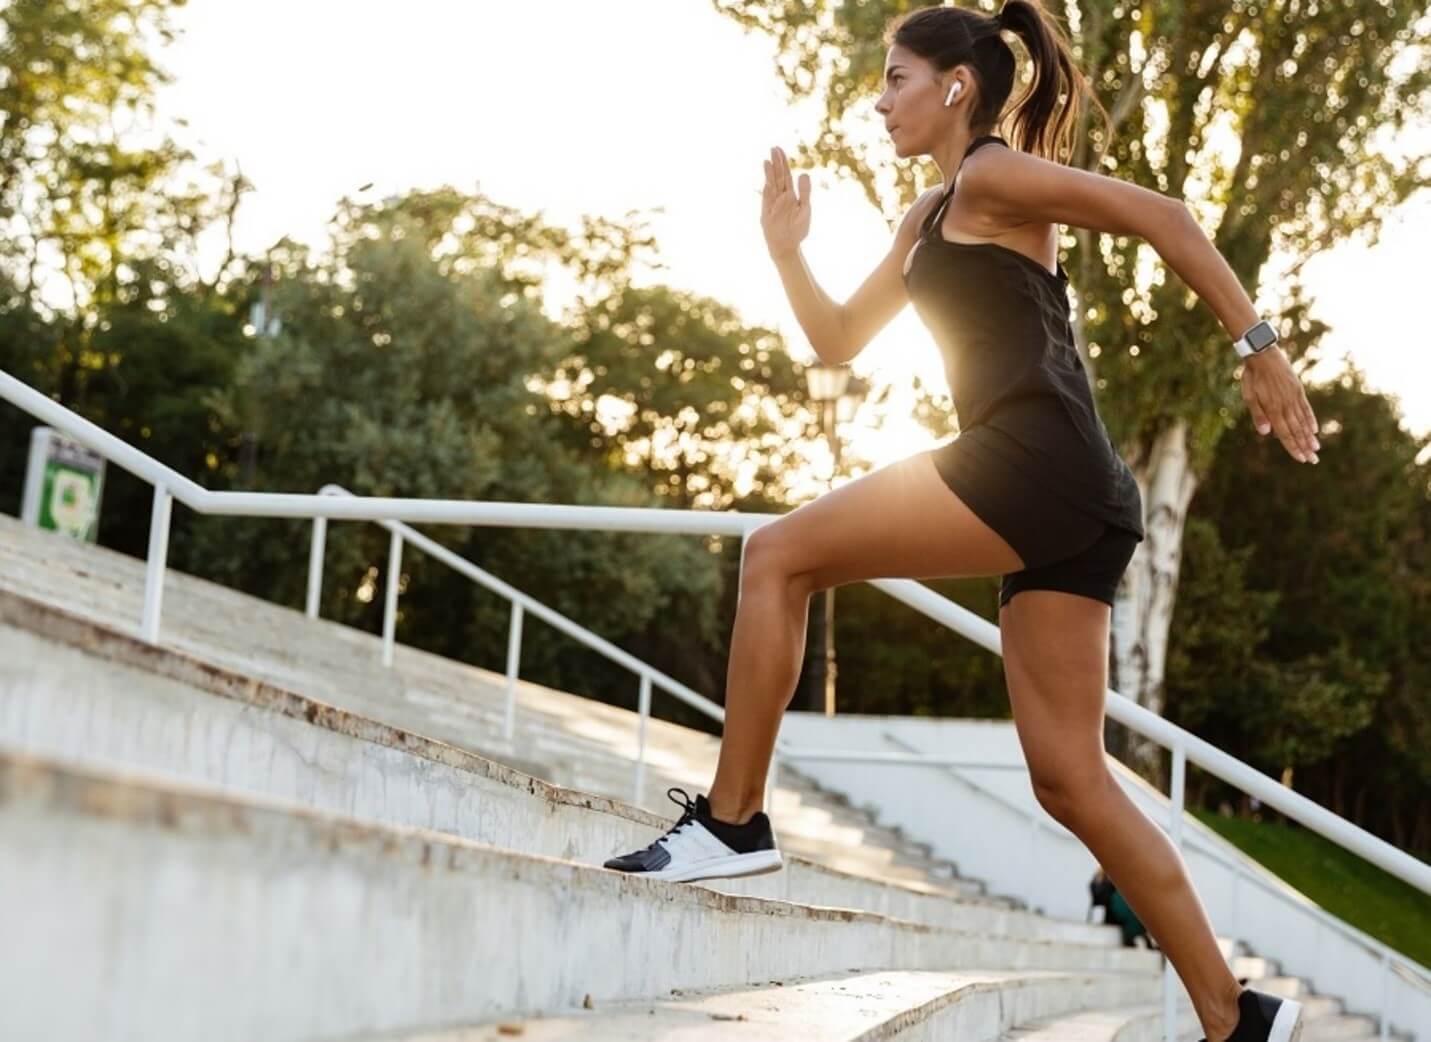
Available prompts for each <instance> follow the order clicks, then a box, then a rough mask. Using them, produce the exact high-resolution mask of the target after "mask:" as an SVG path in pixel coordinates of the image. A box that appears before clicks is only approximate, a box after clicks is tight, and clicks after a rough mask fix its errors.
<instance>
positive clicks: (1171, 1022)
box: [1163, 740, 1188, 1042]
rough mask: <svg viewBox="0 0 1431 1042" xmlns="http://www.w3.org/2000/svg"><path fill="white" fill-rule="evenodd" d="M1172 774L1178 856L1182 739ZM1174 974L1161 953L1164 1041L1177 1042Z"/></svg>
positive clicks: (1172, 826)
mask: <svg viewBox="0 0 1431 1042" xmlns="http://www.w3.org/2000/svg"><path fill="white" fill-rule="evenodd" d="M1172 753H1173V776H1172V779H1171V783H1170V785H1169V791H1168V815H1169V821H1168V833H1169V837H1170V838H1171V839H1172V841H1173V847H1174V848H1176V850H1177V853H1178V856H1179V857H1181V856H1182V846H1183V790H1184V789H1185V787H1186V780H1187V762H1188V761H1187V750H1186V749H1185V748H1184V747H1183V743H1182V742H1181V741H1177V740H1174V742H1173V745H1172ZM1177 987H1178V981H1177V977H1176V975H1175V974H1174V972H1173V963H1172V960H1171V959H1169V958H1168V956H1167V953H1166V952H1164V953H1163V1042H1178V1007H1177Z"/></svg>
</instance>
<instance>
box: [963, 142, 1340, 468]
mask: <svg viewBox="0 0 1431 1042" xmlns="http://www.w3.org/2000/svg"><path fill="white" fill-rule="evenodd" d="M958 191H959V192H961V193H963V194H964V198H965V202H966V203H969V204H970V205H972V206H974V207H975V208H976V209H978V210H980V211H982V212H984V213H986V214H988V215H989V216H991V217H993V218H995V219H999V218H1002V219H1003V220H1006V221H1008V222H1010V223H1017V222H1020V221H1030V220H1035V221H1047V222H1050V223H1054V224H1067V225H1073V226H1074V227H1077V228H1088V229H1090V230H1092V231H1096V232H1107V233H1109V234H1111V235H1136V236H1138V237H1140V238H1142V239H1143V240H1144V241H1146V242H1147V243H1148V244H1149V245H1150V246H1152V247H1153V249H1155V250H1156V251H1157V252H1158V256H1160V257H1161V258H1162V259H1163V261H1164V262H1165V263H1166V264H1167V265H1168V267H1170V268H1172V269H1173V271H1175V272H1177V274H1178V277H1179V278H1181V279H1182V280H1183V282H1185V283H1186V284H1187V285H1188V287H1189V288H1190V289H1191V290H1192V291H1193V292H1194V293H1196V294H1197V295H1198V297H1199V298H1200V299H1201V300H1204V301H1206V302H1207V304H1208V306H1209V307H1211V308H1212V310H1213V312H1214V314H1216V315H1217V318H1218V321H1220V322H1221V323H1222V325H1223V328H1224V329H1226V330H1227V332H1228V335H1229V336H1230V337H1231V338H1233V339H1236V338H1237V337H1240V336H1241V335H1242V334H1243V333H1244V332H1246V331H1247V330H1248V329H1249V328H1250V327H1251V326H1253V325H1254V324H1256V322H1257V321H1258V319H1259V317H1260V316H1259V315H1258V314H1257V310H1256V308H1255V307H1254V306H1253V303H1252V300H1251V298H1250V297H1248V295H1247V291H1246V290H1244V289H1243V288H1242V284H1241V283H1240V282H1239V281H1238V279H1237V275H1236V273H1235V272H1234V271H1233V270H1232V268H1231V266H1230V265H1229V264H1228V263H1227V259H1226V258H1225V257H1223V255H1222V254H1221V253H1219V252H1218V250H1217V247H1216V246H1214V245H1213V244H1212V241H1211V240H1210V239H1209V238H1208V237H1207V234H1206V233H1205V232H1204V231H1203V230H1202V227H1201V226H1200V225H1199V224H1198V223H1197V219H1196V218H1195V217H1194V216H1193V214H1192V211H1191V210H1189V209H1188V207H1187V204H1185V203H1184V202H1182V201H1181V200H1179V199H1174V198H1172V197H1171V196H1166V195H1163V194H1161V193H1159V192H1154V191H1152V190H1150V189H1147V188H1143V187H1142V186H1140V185H1135V184H1132V183H1130V182H1127V181H1120V180H1118V179H1117V178H1115V177H1108V176H1106V175H1103V174H1095V173H1091V172H1089V171H1087V170H1080V169H1078V168H1077V167H1071V166H1065V165H1064V164H1062V163H1054V162H1050V161H1049V160H1047V159H1042V158H1040V157H1039V156H1034V155H1030V154H1029V153H1027V152H1019V151H1017V150H1015V149H1007V148H992V149H983V150H981V151H980V152H978V153H976V154H975V155H974V156H972V157H971V158H970V160H969V162H968V163H966V164H965V166H964V170H963V172H962V173H961V174H960V179H959V189H958ZM1230 346H1231V345H1229V347H1230ZM1242 398H1243V400H1244V401H1245V402H1247V408H1248V411H1249V413H1250V414H1251V416H1252V420H1253V423H1254V424H1256V427H1257V430H1258V432H1259V433H1261V434H1267V433H1269V431H1275V433H1276V435H1277V437H1278V439H1279V440H1280V441H1281V442H1282V444H1283V446H1284V447H1285V448H1286V449H1287V452H1288V453H1289V454H1291V456H1292V457H1293V458H1294V459H1297V460H1300V461H1302V462H1304V463H1305V462H1308V461H1310V462H1312V463H1316V462H1317V450H1318V449H1320V448H1321V445H1320V443H1319V442H1318V440H1317V436H1316V435H1317V418H1316V416H1315V415H1314V414H1313V412H1312V406H1311V404H1310V403H1309V402H1308V401H1307V394H1306V391H1305V390H1304V389H1303V388H1302V382H1301V380H1300V379H1299V378H1298V377H1297V374H1296V373H1295V372H1294V371H1293V369H1292V363H1291V362H1290V361H1289V360H1288V358H1287V355H1286V354H1285V353H1284V352H1283V351H1282V349H1281V347H1279V346H1277V345H1275V344H1274V345H1273V346H1272V347H1269V348H1267V349H1266V350H1265V351H1262V352H1261V353H1259V354H1256V355H1252V356H1250V357H1248V358H1247V359H1246V361H1245V364H1244V365H1243V372H1242Z"/></svg>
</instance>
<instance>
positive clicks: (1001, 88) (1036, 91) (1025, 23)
mask: <svg viewBox="0 0 1431 1042" xmlns="http://www.w3.org/2000/svg"><path fill="white" fill-rule="evenodd" d="M1001 23H1002V24H1001ZM1004 29H1007V30H1008V31H1009V32H1011V33H1013V34H1014V35H1016V36H1018V37H1019V38H1020V39H1021V40H1023V42H1024V46H1025V47H1026V48H1027V49H1028V52H1029V55H1030V56H1031V57H1032V59H1033V67H1034V77H1033V82H1032V83H1031V84H1030V85H1029V88H1028V90H1026V91H1025V92H1024V93H1023V95H1021V96H1020V97H1019V99H1018V102H1017V103H1016V104H1015V106H1014V108H1013V110H1012V111H1011V112H1010V113H1008V114H1007V115H1004V114H1003V111H1004V103H1005V102H1006V101H1008V99H1009V94H1010V92H1011V91H1012V90H1013V86H1014V61H1015V59H1014V52H1013V50H1012V48H1010V47H1009V45H1008V43H1006V42H1005V41H1004V38H1003V36H1002V31H1003V30H1004ZM884 42H885V45H886V46H888V45H890V44H895V43H897V44H899V45H900V46H901V47H905V48H907V49H909V50H911V51H913V52H914V53H915V54H917V55H919V56H920V57H921V58H924V59H926V60H928V61H930V62H932V63H933V64H934V67H935V68H937V69H938V70H939V71H940V72H944V71H946V70H948V69H952V68H953V67H954V66H956V65H968V66H969V68H970V71H971V72H972V73H973V75H974V79H975V81H976V82H977V83H978V85H979V91H978V97H977V99H976V101H975V108H974V110H973V112H972V113H971V114H970V117H969V122H970V130H972V131H973V133H975V134H986V133H992V132H995V130H996V128H997V127H998V126H999V125H1000V124H1005V123H1006V124H1007V125H1008V127H1009V130H1008V140H1009V144H1010V145H1012V146H1013V147H1014V148H1017V149H1019V150H1021V151H1024V152H1032V153H1033V154H1034V155H1038V156H1042V157H1043V158H1045V159H1050V160H1053V161H1054V162H1059V163H1061V162H1066V161H1067V160H1068V158H1069V157H1070V156H1071V155H1072V152H1073V144H1074V143H1073V141H1072V128H1073V126H1074V125H1076V123H1077V121H1078V114H1079V107H1080V103H1081V100H1082V97H1083V95H1085V94H1086V95H1087V96H1088V98H1089V100H1090V101H1091V102H1092V104H1093V106H1094V107H1095V108H1096V109H1097V110H1098V111H1099V112H1100V113H1101V114H1102V116H1103V120H1104V125H1105V126H1108V125H1109V124H1110V120H1109V119H1108V112H1107V110H1106V109H1104V108H1103V106H1102V104H1100V103H1099V101H1098V99H1097V98H1096V97H1095V96H1094V95H1093V93H1092V91H1091V90H1089V88H1088V81H1087V79H1086V78H1085V77H1084V75H1083V73H1082V72H1081V71H1080V70H1079V68H1078V65H1077V63H1076V62H1075V61H1074V59H1073V50H1072V48H1071V47H1070V46H1069V43H1068V36H1067V35H1066V34H1065V33H1064V31H1063V29H1062V27H1061V26H1060V25H1059V24H1058V22H1057V21H1056V20H1055V18H1054V16H1053V15H1051V14H1049V13H1048V12H1047V11H1045V10H1044V8H1043V5H1042V4H1040V3H1039V2H1037V0H1007V2H1006V3H1005V4H1004V6H1003V9H1002V10H1001V11H1000V12H999V14H998V16H997V17H990V16H989V15H985V14H981V13H979V12H978V11H971V10H967V9H965V8H962V7H956V6H947V7H946V6H944V5H935V6H932V7H921V8H917V9H915V10H913V11H910V12H908V13H907V14H904V15H901V16H899V17H898V18H896V19H895V20H894V21H893V22H892V23H891V24H890V26H889V28H888V29H886V30H885V36H884ZM1064 94H1066V97H1065V98H1063V99H1062V100H1060V95H1064Z"/></svg>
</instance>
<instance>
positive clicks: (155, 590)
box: [140, 485, 174, 644]
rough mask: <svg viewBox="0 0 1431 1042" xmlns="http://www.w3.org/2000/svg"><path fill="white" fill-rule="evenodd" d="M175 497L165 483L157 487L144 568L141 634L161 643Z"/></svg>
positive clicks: (150, 641) (151, 512)
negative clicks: (161, 622)
mask: <svg viewBox="0 0 1431 1042" xmlns="http://www.w3.org/2000/svg"><path fill="white" fill-rule="evenodd" d="M173 503H174V498H173V497H172V496H171V495H169V490H168V489H167V488H165V487H164V486H163V485H155V486H154V503H153V506H152V507H151V508H150V511H149V557H148V560H147V561H146V562H145V567H144V618H143V621H142V622H141V624H140V635H141V636H142V637H143V638H144V639H145V640H146V641H148V642H149V643H150V644H158V643H159V615H160V612H161V611H162V610H163V606H164V570H165V565H166V564H167V562H168V559H169V515H170V511H171V508H172V507H173Z"/></svg>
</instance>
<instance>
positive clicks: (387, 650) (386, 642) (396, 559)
mask: <svg viewBox="0 0 1431 1042" xmlns="http://www.w3.org/2000/svg"><path fill="white" fill-rule="evenodd" d="M401 573H402V533H401V532H399V531H398V530H397V529H393V534H392V538H391V539H390V540H388V588H387V596H386V597H385V598H384V604H383V665H384V666H391V665H392V664H393V636H394V634H395V633H396V632H397V599H398V580H399V579H400V578H401V577H402V574H401Z"/></svg>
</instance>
